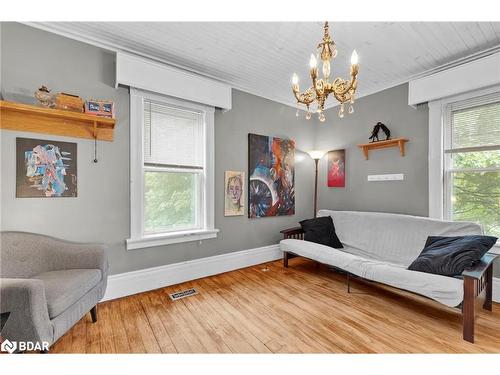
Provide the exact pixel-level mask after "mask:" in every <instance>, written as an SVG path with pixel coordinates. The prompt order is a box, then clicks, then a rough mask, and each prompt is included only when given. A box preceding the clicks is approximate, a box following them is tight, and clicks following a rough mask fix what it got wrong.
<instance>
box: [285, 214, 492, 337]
mask: <svg viewBox="0 0 500 375" xmlns="http://www.w3.org/2000/svg"><path fill="white" fill-rule="evenodd" d="M318 216H331V217H332V219H333V223H334V225H335V231H336V233H337V236H338V237H339V239H340V241H341V242H342V244H343V246H344V248H342V249H335V248H332V247H329V246H325V245H321V244H317V243H314V242H308V241H304V240H303V232H302V230H301V228H300V227H298V228H292V229H288V230H284V231H282V233H283V235H284V239H283V240H282V241H281V242H280V248H281V250H282V251H283V254H284V255H283V257H284V258H283V261H284V266H285V267H288V259H290V257H293V256H302V257H306V258H309V259H313V260H315V261H317V262H320V263H324V264H327V265H330V266H333V267H334V268H337V269H340V270H342V271H345V272H346V273H347V275H355V276H358V277H361V278H363V279H367V280H371V281H375V282H379V283H382V284H386V285H389V286H392V287H396V288H399V289H403V290H406V291H409V292H413V293H416V294H419V295H422V296H425V297H428V298H431V299H433V300H435V301H437V302H440V303H442V304H444V305H446V306H450V307H457V308H460V309H461V310H462V313H463V319H464V331H463V337H464V339H465V340H467V341H470V342H474V315H475V309H474V305H475V300H476V298H477V297H478V296H479V295H480V294H484V297H485V302H484V304H483V308H485V309H487V310H490V311H491V308H492V277H493V271H492V262H493V260H494V258H495V256H496V255H494V254H490V253H487V254H486V255H485V256H484V257H483V258H482V259H481V262H480V263H479V264H477V265H476V266H474V268H473V269H469V270H466V271H464V272H463V274H462V275H461V276H460V277H448V276H441V275H436V274H430V273H424V272H417V271H410V270H408V269H407V267H408V266H409V265H410V264H411V263H412V262H413V261H414V260H415V259H416V258H417V257H418V255H419V254H420V252H421V251H422V249H423V248H424V246H425V242H426V240H427V237H428V236H462V235H477V234H482V228H481V226H479V225H478V224H474V223H469V222H450V221H442V220H434V219H429V218H425V217H417V216H409V215H400V214H390V213H378V212H355V211H330V210H320V211H319V212H318Z"/></svg>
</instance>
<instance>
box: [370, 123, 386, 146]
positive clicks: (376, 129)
mask: <svg viewBox="0 0 500 375" xmlns="http://www.w3.org/2000/svg"><path fill="white" fill-rule="evenodd" d="M380 129H382V131H383V132H384V133H385V136H386V138H385V140H386V141H388V140H389V139H391V131H390V130H389V128H388V127H387V126H385V125H384V124H382V123H381V122H380V121H379V122H377V125H375V126H374V127H373V131H372V135H371V137H370V138H368V139H371V140H372V143H373V142H378V141H380V139H378V132H379V131H380ZM375 139H376V141H375Z"/></svg>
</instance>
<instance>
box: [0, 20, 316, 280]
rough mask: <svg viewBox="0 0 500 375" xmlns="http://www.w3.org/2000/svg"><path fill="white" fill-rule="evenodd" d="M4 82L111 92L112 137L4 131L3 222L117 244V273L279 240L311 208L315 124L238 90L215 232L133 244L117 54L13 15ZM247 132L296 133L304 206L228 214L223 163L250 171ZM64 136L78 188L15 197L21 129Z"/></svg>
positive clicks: (7, 29) (218, 156) (11, 93)
mask: <svg viewBox="0 0 500 375" xmlns="http://www.w3.org/2000/svg"><path fill="white" fill-rule="evenodd" d="M2 28H3V30H2V32H1V38H2V46H1V49H2V72H1V73H2V92H3V94H4V95H5V96H6V97H7V98H8V99H14V100H18V101H26V100H31V99H30V98H31V97H32V93H33V92H34V91H35V90H36V89H37V88H38V87H39V86H40V85H41V84H45V85H46V86H48V87H49V88H51V89H53V90H54V92H59V91H65V92H70V93H76V94H78V95H80V96H82V97H85V98H89V97H94V98H102V99H111V100H114V101H115V103H116V112H117V124H116V130H115V139H114V141H113V142H111V143H108V142H100V143H99V145H98V151H99V155H98V156H99V163H97V164H94V163H93V162H92V159H93V142H92V141H91V140H83V139H77V138H64V137H55V136H50V135H48V136H47V135H41V134H30V133H18V132H12V131H2V132H1V138H2V139H1V148H2V149H1V158H2V161H1V168H2V171H1V178H2V181H1V186H2V192H1V210H2V212H1V219H2V223H1V224H2V225H1V227H2V230H24V231H32V232H38V233H45V234H49V235H53V236H57V237H63V238H66V239H70V240H76V241H96V242H104V243H107V244H109V246H110V252H109V257H110V265H111V270H110V271H111V273H112V274H114V273H121V272H126V271H131V270H136V269H141V268H147V267H154V266H159V265H163V264H169V263H175V262H180V261H185V260H189V259H195V258H201V257H207V256H212V255H217V254H223V253H228V252H232V251H237V250H244V249H248V248H255V247H260V246H265V245H270V244H275V243H277V242H278V241H279V239H280V235H279V231H280V230H281V229H283V228H287V227H289V226H295V225H296V223H297V221H298V220H302V219H304V218H306V217H308V216H310V215H311V203H310V202H311V200H310V197H311V195H312V177H313V169H312V167H313V162H312V161H311V159H310V158H307V157H304V155H303V154H302V153H301V152H300V150H301V149H302V150H306V149H310V148H312V146H313V132H312V131H311V126H310V124H308V123H305V120H302V119H297V118H296V117H295V110H294V109H293V108H290V107H287V106H284V105H281V104H277V103H275V102H272V101H269V100H266V99H262V98H259V97H256V96H253V95H249V94H246V93H243V92H240V91H236V90H233V109H232V110H231V111H229V112H226V113H222V112H221V111H217V112H216V115H215V146H216V151H215V165H216V169H215V179H216V184H215V191H216V196H215V226H216V228H218V229H220V233H219V236H218V237H217V239H210V240H206V241H203V242H202V243H201V244H199V243H198V242H191V243H184V244H177V245H169V246H164V247H157V248H149V249H143V250H133V251H127V250H126V249H125V245H124V241H125V239H126V238H128V237H129V220H130V213H129V207H130V199H129V120H128V114H129V113H128V111H129V109H128V105H129V95H128V90H127V89H125V88H119V89H115V88H114V56H113V54H111V53H109V52H106V51H103V50H101V49H99V48H96V47H93V46H89V45H86V44H83V43H80V42H76V41H73V40H70V39H66V38H63V37H59V36H56V35H54V34H50V33H46V32H43V31H38V30H36V29H33V28H30V27H27V26H24V25H20V24H12V23H4V24H3V25H2ZM249 132H253V133H259V134H266V135H275V136H281V137H286V136H288V137H291V138H294V139H295V140H296V141H297V147H298V149H299V151H298V152H297V156H298V157H297V162H296V202H297V205H296V214H295V215H294V216H290V217H279V218H262V219H248V218H247V217H246V216H240V217H227V218H226V217H224V216H223V208H224V201H223V191H224V188H223V185H224V171H225V170H243V171H247V159H248V158H247V134H248V133H249ZM16 137H32V138H42V139H56V140H57V139H59V140H65V141H69V142H77V143H78V197H77V198H56V199H26V198H25V199H16V198H15V156H14V155H15V138H16Z"/></svg>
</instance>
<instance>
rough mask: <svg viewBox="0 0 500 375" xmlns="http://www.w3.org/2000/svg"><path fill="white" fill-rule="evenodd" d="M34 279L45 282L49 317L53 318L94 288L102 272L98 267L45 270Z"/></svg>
mask: <svg viewBox="0 0 500 375" xmlns="http://www.w3.org/2000/svg"><path fill="white" fill-rule="evenodd" d="M33 279H38V280H41V281H42V282H43V284H44V287H45V296H46V299H47V308H48V312H49V317H50V319H53V318H55V317H56V316H58V315H59V314H61V313H62V312H64V311H65V310H66V309H67V308H68V307H70V306H71V305H73V304H74V303H76V302H77V301H78V300H79V299H81V298H82V297H83V296H84V295H85V294H86V293H87V292H88V291H90V290H91V289H92V288H94V287H95V286H96V285H97V284H98V283H99V282H100V281H101V279H102V273H101V271H100V270H98V269H70V270H62V271H49V272H43V273H41V274H38V275H36V276H33Z"/></svg>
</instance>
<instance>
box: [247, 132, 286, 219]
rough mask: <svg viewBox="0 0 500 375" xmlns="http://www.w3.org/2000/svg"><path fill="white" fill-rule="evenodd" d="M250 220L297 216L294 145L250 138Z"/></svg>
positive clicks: (259, 136)
mask: <svg viewBox="0 0 500 375" xmlns="http://www.w3.org/2000/svg"><path fill="white" fill-rule="evenodd" d="M248 174H249V180H248V217H250V218H257V217H268V216H284V215H294V214H295V141H293V140H291V139H281V138H276V137H268V136H265V135H258V134H249V135H248Z"/></svg>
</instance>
